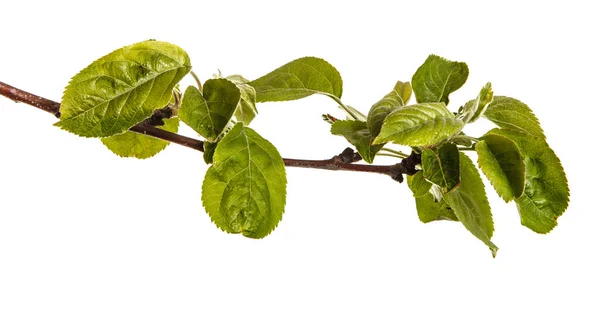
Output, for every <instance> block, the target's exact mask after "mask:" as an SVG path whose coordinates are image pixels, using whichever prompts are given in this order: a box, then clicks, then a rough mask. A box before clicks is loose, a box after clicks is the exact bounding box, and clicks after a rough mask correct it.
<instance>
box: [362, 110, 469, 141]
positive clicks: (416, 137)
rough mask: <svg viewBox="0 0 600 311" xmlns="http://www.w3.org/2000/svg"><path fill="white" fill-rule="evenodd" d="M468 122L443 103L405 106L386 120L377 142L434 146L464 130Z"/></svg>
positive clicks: (376, 139)
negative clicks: (455, 114)
mask: <svg viewBox="0 0 600 311" xmlns="http://www.w3.org/2000/svg"><path fill="white" fill-rule="evenodd" d="M463 125H464V123H463V122H462V121H461V120H457V119H456V118H455V117H454V114H453V113H452V112H450V111H449V110H448V108H446V105H444V104H443V103H424V104H419V105H410V106H406V107H401V108H398V109H397V110H395V111H394V112H392V113H390V114H389V115H388V116H387V117H386V118H385V121H384V122H383V126H382V127H381V132H380V133H379V135H378V136H377V137H376V138H375V140H374V142H373V143H374V144H381V143H385V142H389V141H391V142H394V143H396V144H400V145H408V146H431V145H435V144H437V143H439V142H441V141H442V140H444V139H447V138H449V137H451V136H452V135H454V134H455V133H456V132H458V131H460V130H461V129H462V127H463Z"/></svg>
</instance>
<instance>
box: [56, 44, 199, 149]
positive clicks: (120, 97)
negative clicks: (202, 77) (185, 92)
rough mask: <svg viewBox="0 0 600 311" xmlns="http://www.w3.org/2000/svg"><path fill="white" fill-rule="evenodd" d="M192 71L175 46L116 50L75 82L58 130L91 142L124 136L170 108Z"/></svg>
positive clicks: (65, 100) (65, 99)
mask: <svg viewBox="0 0 600 311" xmlns="http://www.w3.org/2000/svg"><path fill="white" fill-rule="evenodd" d="M190 69H191V65H190V59H189V57H188V55H187V54H186V53H185V51H183V50H182V49H181V48H180V47H178V46H176V45H173V44H170V43H166V42H160V41H144V42H140V43H136V44H133V45H130V46H126V47H123V48H120V49H118V50H115V51H114V52H112V53H110V54H108V55H106V56H104V57H102V58H100V59H98V60H97V61H95V62H93V63H92V64H91V65H90V66H88V67H87V68H85V69H83V70H82V71H81V72H79V73H78V74H76V75H75V76H74V77H73V78H72V79H71V82H70V83H69V85H68V86H67V88H66V89H65V92H64V95H63V99H62V103H61V106H60V114H61V115H60V121H59V122H58V123H56V124H55V125H56V126H58V127H60V128H62V129H64V130H67V131H69V132H72V133H75V134H77V135H80V136H85V137H108V136H112V135H116V134H121V133H124V132H126V131H127V130H128V129H129V128H130V127H132V126H134V125H136V124H137V123H139V122H141V121H143V120H144V119H146V118H147V117H149V116H151V115H152V113H153V112H154V110H156V109H158V108H162V107H164V106H166V105H167V103H168V102H169V99H171V91H172V90H173V88H174V87H175V85H176V84H177V82H179V80H181V79H182V78H183V76H185V75H186V74H187V73H188V72H189V71H190Z"/></svg>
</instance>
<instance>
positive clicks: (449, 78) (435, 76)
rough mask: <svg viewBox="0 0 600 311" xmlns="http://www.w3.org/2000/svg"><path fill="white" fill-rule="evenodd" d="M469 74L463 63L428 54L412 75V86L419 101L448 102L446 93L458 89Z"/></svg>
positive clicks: (448, 93)
mask: <svg viewBox="0 0 600 311" xmlns="http://www.w3.org/2000/svg"><path fill="white" fill-rule="evenodd" d="M468 76H469V67H468V66H467V64H465V63H461V62H453V61H449V60H447V59H445V58H442V57H439V56H437V55H429V57H428V58H427V59H426V60H425V63H423V65H421V67H419V69H417V71H416V72H415V74H414V75H413V77H412V87H413V91H414V92H415V97H416V98H417V102H419V103H437V102H442V103H445V104H446V105H447V104H448V101H449V100H448V95H450V93H452V92H454V91H456V90H458V89H459V88H460V87H461V86H462V85H463V84H465V82H466V81H467V77H468Z"/></svg>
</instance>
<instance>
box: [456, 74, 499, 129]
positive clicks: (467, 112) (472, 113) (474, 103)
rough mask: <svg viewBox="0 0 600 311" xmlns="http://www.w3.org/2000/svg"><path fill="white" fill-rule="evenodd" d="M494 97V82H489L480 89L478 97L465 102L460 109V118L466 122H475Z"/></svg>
mask: <svg viewBox="0 0 600 311" xmlns="http://www.w3.org/2000/svg"><path fill="white" fill-rule="evenodd" d="M493 97H494V92H493V91H492V84H491V83H489V82H488V83H487V84H486V85H485V86H484V87H483V88H482V89H481V91H479V95H478V96H477V98H475V99H474V100H470V101H468V102H467V103H466V104H465V106H464V107H463V108H462V110H461V111H460V114H459V118H460V119H461V120H463V122H465V123H473V122H475V121H476V120H477V119H479V117H480V116H481V114H482V113H483V112H484V111H485V110H486V109H487V107H488V105H489V104H490V102H492V99H493Z"/></svg>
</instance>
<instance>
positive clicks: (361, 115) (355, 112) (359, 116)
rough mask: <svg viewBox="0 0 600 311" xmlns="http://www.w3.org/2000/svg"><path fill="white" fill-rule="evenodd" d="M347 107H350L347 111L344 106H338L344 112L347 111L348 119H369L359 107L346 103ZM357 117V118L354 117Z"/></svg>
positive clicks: (364, 120)
mask: <svg viewBox="0 0 600 311" xmlns="http://www.w3.org/2000/svg"><path fill="white" fill-rule="evenodd" d="M345 107H346V109H348V111H345V110H344V108H342V107H340V106H338V108H340V109H342V110H344V112H346V120H356V121H363V122H366V121H367V116H365V114H364V113H362V112H360V111H359V110H358V109H356V108H354V107H352V106H349V105H345ZM349 112H352V114H353V115H354V116H352V115H351V114H350V113H349ZM354 117H356V118H354Z"/></svg>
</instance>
